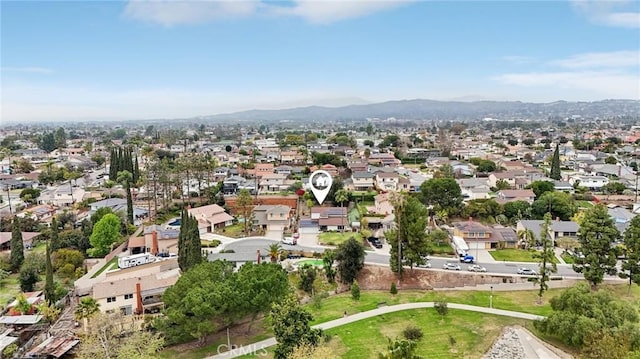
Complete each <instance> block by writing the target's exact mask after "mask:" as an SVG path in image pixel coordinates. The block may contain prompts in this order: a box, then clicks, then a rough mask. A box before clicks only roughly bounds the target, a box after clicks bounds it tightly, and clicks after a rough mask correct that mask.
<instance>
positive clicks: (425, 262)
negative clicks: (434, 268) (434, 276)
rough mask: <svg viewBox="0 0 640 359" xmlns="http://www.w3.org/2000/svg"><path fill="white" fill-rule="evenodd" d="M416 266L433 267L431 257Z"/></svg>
mask: <svg viewBox="0 0 640 359" xmlns="http://www.w3.org/2000/svg"><path fill="white" fill-rule="evenodd" d="M416 267H420V268H431V262H430V261H429V259H428V258H427V259H425V260H424V264H416Z"/></svg>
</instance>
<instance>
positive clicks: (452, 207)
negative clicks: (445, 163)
mask: <svg viewBox="0 0 640 359" xmlns="http://www.w3.org/2000/svg"><path fill="white" fill-rule="evenodd" d="M420 195H421V199H422V203H424V204H425V205H426V206H434V208H435V210H436V211H438V210H441V209H445V210H447V213H448V214H449V215H455V214H458V213H460V208H461V207H462V191H461V190H460V186H459V185H458V183H457V182H456V180H455V179H453V178H432V179H430V180H428V181H425V182H423V183H422V185H420Z"/></svg>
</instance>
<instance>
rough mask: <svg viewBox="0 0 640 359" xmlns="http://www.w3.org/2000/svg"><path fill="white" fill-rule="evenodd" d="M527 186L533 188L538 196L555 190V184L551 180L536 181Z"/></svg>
mask: <svg viewBox="0 0 640 359" xmlns="http://www.w3.org/2000/svg"><path fill="white" fill-rule="evenodd" d="M527 188H531V190H533V193H534V194H535V195H536V198H540V197H541V196H542V195H543V194H545V193H547V192H553V191H555V185H554V184H553V182H551V181H534V182H532V183H531V184H530V185H529V186H527Z"/></svg>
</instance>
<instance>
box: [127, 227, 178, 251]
mask: <svg viewBox="0 0 640 359" xmlns="http://www.w3.org/2000/svg"><path fill="white" fill-rule="evenodd" d="M179 235H180V230H179V229H175V228H164V227H162V226H159V225H157V224H154V225H151V226H147V227H145V228H144V233H143V235H142V236H139V237H131V238H129V243H128V246H127V248H128V249H129V252H130V253H131V254H138V253H151V254H153V255H158V254H169V253H178V236H179Z"/></svg>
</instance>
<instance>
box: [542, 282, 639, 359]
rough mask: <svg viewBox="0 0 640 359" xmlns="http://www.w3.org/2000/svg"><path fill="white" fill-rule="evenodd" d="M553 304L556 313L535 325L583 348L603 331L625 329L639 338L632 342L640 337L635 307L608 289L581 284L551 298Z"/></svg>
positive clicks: (630, 334) (564, 341)
mask: <svg viewBox="0 0 640 359" xmlns="http://www.w3.org/2000/svg"><path fill="white" fill-rule="evenodd" d="M550 303H551V308H552V309H553V313H551V315H549V316H548V317H547V318H546V319H543V320H541V321H537V322H534V323H533V324H534V326H535V327H536V328H537V329H538V330H540V331H541V332H542V333H544V334H548V335H552V336H555V337H556V338H558V339H559V340H561V341H562V342H563V343H565V344H567V345H570V346H573V347H577V348H580V347H582V346H583V344H584V343H585V340H586V339H587V338H589V337H590V336H592V335H595V334H596V333H598V332H601V331H610V332H615V331H621V330H624V331H626V333H625V335H628V337H629V338H633V339H635V340H632V342H636V341H637V338H639V337H640V333H639V329H638V325H637V323H638V313H637V311H636V310H635V308H634V307H633V306H632V305H631V304H630V303H628V302H626V301H623V300H619V299H616V298H615V297H614V296H613V295H612V294H611V293H609V292H607V291H603V290H598V291H595V292H592V291H590V289H589V286H588V285H586V284H585V283H579V284H578V285H576V286H575V287H572V288H569V289H567V290H565V291H564V292H562V294H560V296H556V297H553V298H551V300H550ZM632 349H635V348H632Z"/></svg>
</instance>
